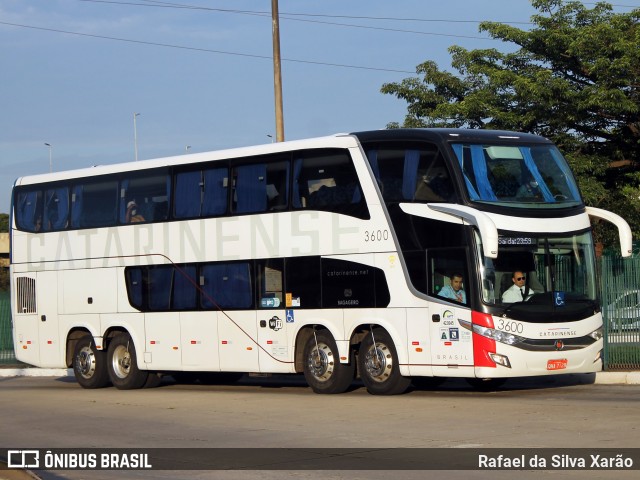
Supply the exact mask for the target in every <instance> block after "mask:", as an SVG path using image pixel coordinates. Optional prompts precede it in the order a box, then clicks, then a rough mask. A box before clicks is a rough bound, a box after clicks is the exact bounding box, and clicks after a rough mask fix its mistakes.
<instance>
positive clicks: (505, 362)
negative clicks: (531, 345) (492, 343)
mask: <svg viewBox="0 0 640 480" xmlns="http://www.w3.org/2000/svg"><path fill="white" fill-rule="evenodd" d="M489 356H490V357H491V360H493V361H494V362H495V363H497V364H498V365H502V366H503V367H507V368H511V362H510V361H509V357H507V356H505V355H500V354H499V353H492V352H489Z"/></svg>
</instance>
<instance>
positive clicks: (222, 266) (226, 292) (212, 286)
mask: <svg viewBox="0 0 640 480" xmlns="http://www.w3.org/2000/svg"><path fill="white" fill-rule="evenodd" d="M200 286H201V292H200V295H201V305H202V307H203V308H206V309H219V308H220V309H248V308H253V301H252V295H251V291H252V290H251V264H250V263H249V262H239V263H215V264H206V265H204V266H202V267H201V270H200Z"/></svg>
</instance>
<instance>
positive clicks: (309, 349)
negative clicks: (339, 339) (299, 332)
mask: <svg viewBox="0 0 640 480" xmlns="http://www.w3.org/2000/svg"><path fill="white" fill-rule="evenodd" d="M354 377H355V363H354V362H351V363H350V364H344V363H340V355H339V353H338V347H337V345H336V342H335V340H334V339H333V337H332V336H331V334H330V333H328V332H326V331H322V330H321V331H318V332H314V335H312V336H311V337H309V340H308V341H307V343H306V345H305V347H304V378H305V379H306V381H307V383H308V384H309V386H310V387H311V389H312V390H313V391H314V392H315V393H342V392H344V391H345V390H347V388H349V386H350V385H351V382H352V381H353V378H354Z"/></svg>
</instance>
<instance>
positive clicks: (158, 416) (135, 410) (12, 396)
mask: <svg viewBox="0 0 640 480" xmlns="http://www.w3.org/2000/svg"><path fill="white" fill-rule="evenodd" d="M593 378H594V377H593V375H574V376H569V377H566V378H564V377H553V378H544V379H531V380H518V381H515V380H512V381H510V382H508V383H507V384H506V385H505V386H504V388H503V389H501V390H499V391H496V392H477V391H474V390H473V389H471V388H470V387H468V386H467V385H466V383H464V382H462V381H453V380H450V381H448V382H446V383H445V384H443V385H442V386H440V387H438V388H437V389H434V390H413V391H410V392H409V393H407V394H405V395H402V396H397V397H377V396H371V395H368V394H367V393H366V391H365V390H364V388H358V387H357V386H356V387H355V388H354V389H353V390H352V391H350V392H347V393H345V394H342V395H336V396H326V395H315V394H313V393H312V392H311V391H310V390H309V389H308V388H307V387H306V386H305V384H304V381H302V379H300V378H299V377H274V378H268V379H262V378H259V379H254V378H245V379H243V380H242V381H241V382H240V383H239V384H237V385H233V386H213V385H179V384H175V383H173V382H171V381H166V382H164V383H163V384H162V386H161V387H159V388H155V389H148V390H135V391H120V390H116V389H114V388H107V389H102V390H83V389H81V388H80V387H79V386H78V385H77V384H76V383H75V382H74V381H73V379H71V378H69V377H61V378H48V377H44V378H43V377H17V378H0V447H2V448H21V447H23V448H28V447H39V448H79V447H93V448H119V447H123V448H164V447H181V448H187V447H192V448H209V447H240V448H247V447H283V448H293V447H303V448H337V447H339V448H391V447H408V448H417V447H428V448H436V447H447V448H450V447H472V448H473V447H479V448H507V447H531V448H566V447H584V448H592V449H596V448H604V447H606V448H624V447H639V446H640V421H639V420H640V386H635V385H634V386H629V385H627V386H615V385H594V384H592V382H593ZM514 473H515V472H495V471H492V472H488V471H482V472H469V471H466V472H462V471H450V472H428V471H420V472H416V471H404V472H391V473H389V472H379V471H378V472H376V471H366V472H353V471H351V472H339V471H323V472H316V471H306V472H305V471H302V472H301V471H267V472H261V473H260V474H259V475H258V474H257V473H256V472H255V471H253V472H247V471H234V472H221V471H214V472H211V471H192V472H162V471H153V472H124V474H123V472H105V471H102V472H100V471H95V472H80V471H75V472H54V473H53V474H44V475H43V477H44V478H50V479H54V478H68V479H80V478H91V479H111V478H145V479H148V478H178V477H183V478H225V479H226V478H231V479H239V480H244V479H249V478H266V479H272V478H273V479H276V478H277V479H282V478H303V479H311V478H314V479H315V478H322V479H338V478H340V479H342V478H345V479H346V478H348V479H360V478H362V479H365V478H366V479H372V478H374V479H376V478H380V479H383V478H384V479H388V478H389V476H394V477H396V478H409V479H412V478H415V479H422V478H460V479H468V478H470V479H474V478H495V479H502V478H504V479H511V478H513V476H514ZM609 473H612V472H609ZM551 474H553V476H554V480H555V479H557V478H559V479H564V478H572V479H574V478H575V479H578V478H604V477H607V476H610V475H606V472H593V471H592V472H584V471H555V472H553V473H551V472H527V471H524V472H518V473H516V475H517V476H518V477H519V478H540V476H549V475H551ZM603 475H604V477H603ZM615 476H616V478H636V477H637V471H636V472H615ZM0 478H2V472H0Z"/></svg>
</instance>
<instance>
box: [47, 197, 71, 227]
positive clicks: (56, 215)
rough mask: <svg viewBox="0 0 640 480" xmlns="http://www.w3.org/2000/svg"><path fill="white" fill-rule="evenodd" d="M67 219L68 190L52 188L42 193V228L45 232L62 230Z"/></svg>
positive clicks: (65, 225)
mask: <svg viewBox="0 0 640 480" xmlns="http://www.w3.org/2000/svg"><path fill="white" fill-rule="evenodd" d="M68 217H69V188H68V187H62V188H53V189H50V190H45V192H44V218H43V225H42V228H43V230H44V231H45V232H50V231H55V230H64V229H65V228H66V227H67V221H68Z"/></svg>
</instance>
